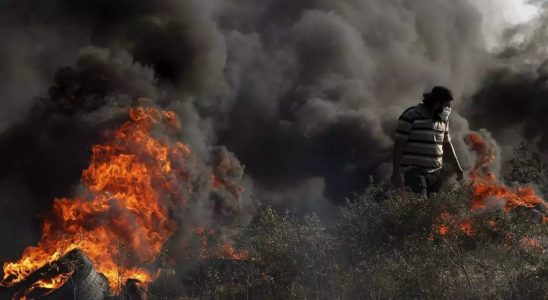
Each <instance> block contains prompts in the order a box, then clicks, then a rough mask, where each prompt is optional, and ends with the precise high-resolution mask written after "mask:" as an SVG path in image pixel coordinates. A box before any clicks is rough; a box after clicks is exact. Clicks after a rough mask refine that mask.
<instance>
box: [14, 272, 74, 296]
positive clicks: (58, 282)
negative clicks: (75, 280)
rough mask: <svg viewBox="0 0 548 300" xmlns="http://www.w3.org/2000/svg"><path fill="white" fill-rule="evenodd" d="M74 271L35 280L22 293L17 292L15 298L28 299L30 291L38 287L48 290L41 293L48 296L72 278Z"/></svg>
mask: <svg viewBox="0 0 548 300" xmlns="http://www.w3.org/2000/svg"><path fill="white" fill-rule="evenodd" d="M72 273H73V272H69V273H66V274H58V275H57V276H55V277H53V278H42V279H40V280H38V281H36V282H34V283H33V284H32V285H31V286H30V287H28V288H26V289H25V290H24V291H22V292H21V295H18V294H16V295H15V296H14V298H15V299H16V298H19V299H21V300H26V299H27V298H28V296H29V295H30V293H31V292H33V291H34V290H36V289H44V290H46V291H45V292H43V293H40V297H43V296H46V295H47V294H50V293H51V292H53V291H54V290H56V289H58V288H59V287H61V286H63V285H64V284H65V283H66V282H67V281H68V280H69V279H70V276H71V275H72Z"/></svg>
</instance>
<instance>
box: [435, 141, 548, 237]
mask: <svg viewBox="0 0 548 300" xmlns="http://www.w3.org/2000/svg"><path fill="white" fill-rule="evenodd" d="M464 141H465V142H466V144H467V145H468V146H469V148H470V150H472V151H473V152H475V154H476V162H475V164H474V167H473V168H472V170H471V171H470V173H469V178H468V179H469V182H470V186H471V188H472V197H473V199H472V207H471V210H472V212H473V213H479V212H481V211H482V210H483V209H486V208H488V207H489V202H490V201H491V202H492V200H493V199H496V202H498V203H502V208H503V209H504V210H505V211H507V212H509V211H511V210H512V209H515V208H517V207H526V208H535V207H537V206H544V207H546V202H545V201H544V200H543V199H542V198H541V197H540V196H539V195H537V193H536V192H535V190H534V189H533V187H532V186H518V187H514V188H511V187H508V186H506V185H504V184H502V183H499V182H498V180H497V177H496V176H495V174H494V173H493V172H492V171H491V168H490V165H491V163H492V162H493V161H494V160H495V159H496V155H495V152H494V151H493V148H492V147H491V146H490V145H489V143H487V141H486V140H485V139H484V138H483V137H482V136H481V135H480V134H478V133H470V134H468V135H466V136H465V137H464ZM543 220H544V222H548V217H546V216H545V217H543ZM450 224H455V225H456V226H454V227H456V228H457V229H458V230H459V231H460V232H462V233H464V234H466V235H468V236H471V235H473V233H474V228H473V225H474V224H473V222H472V219H470V218H465V219H462V220H458V219H456V217H455V216H452V215H450V214H449V213H447V212H443V213H442V214H441V215H440V216H438V218H437V219H436V220H435V222H434V230H435V231H436V232H437V233H438V234H439V235H442V236H443V235H446V234H448V233H449V232H450V230H451V226H450ZM489 224H490V226H491V227H492V228H493V229H496V223H495V221H493V220H490V221H489Z"/></svg>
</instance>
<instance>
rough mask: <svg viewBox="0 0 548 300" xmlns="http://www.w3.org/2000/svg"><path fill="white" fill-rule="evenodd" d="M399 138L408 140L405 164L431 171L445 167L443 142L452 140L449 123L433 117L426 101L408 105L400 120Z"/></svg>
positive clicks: (405, 166) (403, 165)
mask: <svg viewBox="0 0 548 300" xmlns="http://www.w3.org/2000/svg"><path fill="white" fill-rule="evenodd" d="M395 139H396V141H401V142H404V147H403V157H402V160H401V163H400V165H401V167H402V169H403V170H406V169H408V168H411V167H418V168H421V169H424V170H426V171H428V172H434V171H436V170H439V169H441V167H442V165H443V158H442V157H443V143H444V142H448V141H450V140H451V138H450V136H449V124H448V122H444V121H441V120H433V119H432V118H431V117H430V116H429V114H428V111H427V109H426V108H425V107H424V104H422V103H419V104H418V105H417V106H413V107H410V108H408V109H407V110H406V111H404V112H403V114H402V115H401V116H400V118H399V120H398V128H397V130H396V134H395Z"/></svg>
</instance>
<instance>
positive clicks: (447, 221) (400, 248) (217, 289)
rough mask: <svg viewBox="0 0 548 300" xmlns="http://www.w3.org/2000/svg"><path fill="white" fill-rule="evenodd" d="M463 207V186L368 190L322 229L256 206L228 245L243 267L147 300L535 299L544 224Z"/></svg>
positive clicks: (217, 270) (546, 232) (213, 269)
mask: <svg viewBox="0 0 548 300" xmlns="http://www.w3.org/2000/svg"><path fill="white" fill-rule="evenodd" d="M518 154H519V153H518ZM523 157H526V158H527V157H528V156H527V154H525V156H523ZM520 163H521V165H520ZM523 163H524V164H523ZM534 164H535V162H534V160H530V161H528V159H525V160H520V159H519V157H517V158H516V159H515V160H514V161H513V162H511V168H512V172H518V173H515V174H514V175H512V174H510V175H509V176H516V177H514V179H516V178H524V176H525V175H523V174H528V173H527V172H529V173H533V171H534V170H535V169H534V168H532V167H531V165H534ZM520 166H521V167H520ZM530 167H531V168H530ZM531 170H533V171H531ZM519 172H522V173H519ZM533 175H534V174H533ZM527 178H529V179H531V180H532V179H535V180H537V182H540V180H545V178H544V179H542V178H541V176H539V177H527ZM507 179H510V180H509V181H515V180H512V177H508V178H507ZM471 202H472V195H471V189H470V187H469V186H467V185H466V184H457V185H446V186H445V187H444V188H443V189H442V191H441V192H440V193H439V194H436V195H434V196H432V197H430V198H428V199H424V198H421V197H419V196H417V195H414V194H407V193H399V192H394V191H386V190H385V189H384V188H383V187H382V185H380V184H375V183H373V182H372V183H371V184H370V185H369V187H368V188H367V189H366V190H365V191H363V192H362V193H359V194H357V195H355V196H354V197H352V198H351V199H348V202H347V204H346V205H345V206H343V207H341V209H340V213H339V217H338V218H337V219H336V220H335V221H333V222H331V223H329V224H325V223H322V221H321V220H320V219H319V218H318V217H317V216H315V215H313V214H312V215H309V216H304V217H302V216H296V215H294V214H293V213H292V212H291V211H287V212H277V211H275V210H273V209H271V208H270V207H268V206H260V205H259V206H258V209H257V212H256V215H255V217H254V218H253V220H252V222H251V223H250V224H249V225H248V226H247V227H246V228H243V229H242V230H241V231H240V232H239V233H238V234H237V235H236V236H234V237H233V239H234V241H235V242H236V245H238V246H239V247H240V248H245V249H247V250H248V251H249V253H250V254H249V259H248V260H243V261H234V260H213V259H212V260H206V261H204V262H202V263H201V264H200V267H199V268H198V269H199V270H196V269H195V270H193V271H191V272H187V273H184V274H178V273H173V274H172V276H173V280H171V281H170V282H172V284H171V285H170V286H168V287H167V288H166V285H165V282H164V284H162V285H161V286H162V287H161V288H155V287H154V286H153V287H151V289H150V295H149V298H150V299H166V298H167V299H191V298H213V299H386V298H400V299H409V298H421V299H423V298H424V299H439V298H451V299H461V298H474V299H475V298H505V299H506V298H516V299H545V298H546V297H547V296H548V255H547V252H546V247H547V246H548V245H547V238H548V226H547V225H546V223H538V222H537V223H535V222H532V221H531V218H530V216H529V210H528V209H516V210H513V211H511V212H509V213H508V212H506V211H504V210H502V209H500V208H499V209H497V208H493V209H491V210H487V211H483V212H482V213H481V214H477V213H476V214H474V213H472V212H471V210H470V207H471V206H470V205H471ZM185 278H186V279H185ZM188 278H193V279H192V280H191V281H192V284H191V285H190V284H189V283H188V282H189V281H188V280H189V279H188ZM185 280H186V281H185ZM184 282H186V283H184Z"/></svg>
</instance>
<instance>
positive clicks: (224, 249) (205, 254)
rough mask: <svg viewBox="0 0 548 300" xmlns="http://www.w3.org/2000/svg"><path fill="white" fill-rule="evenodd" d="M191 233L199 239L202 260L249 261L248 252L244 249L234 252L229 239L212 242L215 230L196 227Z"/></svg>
mask: <svg viewBox="0 0 548 300" xmlns="http://www.w3.org/2000/svg"><path fill="white" fill-rule="evenodd" d="M193 233H194V234H195V235H197V236H198V238H199V239H200V257H201V258H203V259H208V258H221V259H231V260H248V259H249V251H247V250H246V249H242V250H236V249H235V248H234V244H233V242H232V241H231V240H230V239H227V238H221V241H214V236H215V230H213V229H209V230H208V229H206V228H205V227H198V228H195V229H194V230H193ZM210 242H212V243H210ZM210 244H213V245H210Z"/></svg>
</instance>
